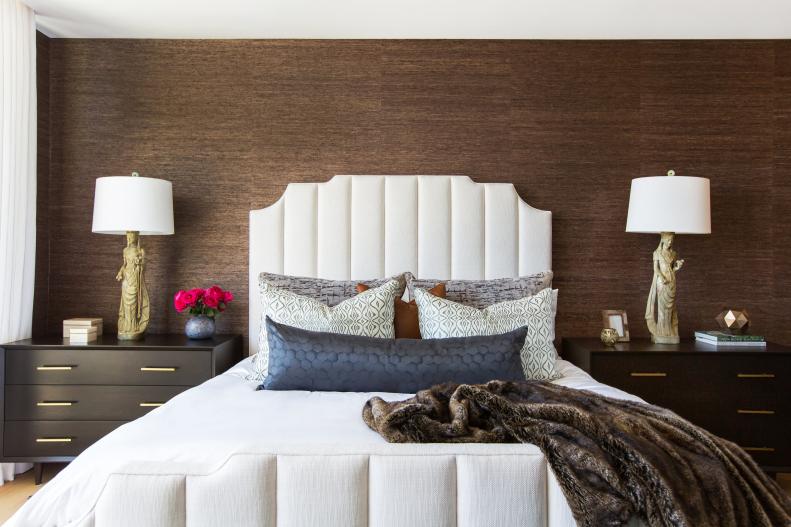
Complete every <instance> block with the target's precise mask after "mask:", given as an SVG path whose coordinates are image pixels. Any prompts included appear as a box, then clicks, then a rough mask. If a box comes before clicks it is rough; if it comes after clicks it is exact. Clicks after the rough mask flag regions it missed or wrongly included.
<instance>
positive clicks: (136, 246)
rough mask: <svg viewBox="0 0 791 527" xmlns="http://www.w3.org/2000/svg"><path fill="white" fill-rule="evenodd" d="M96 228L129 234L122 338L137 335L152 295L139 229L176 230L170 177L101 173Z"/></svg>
mask: <svg viewBox="0 0 791 527" xmlns="http://www.w3.org/2000/svg"><path fill="white" fill-rule="evenodd" d="M92 230H93V232H96V233H100V234H125V235H126V247H125V248H124V251H123V263H122V264H121V269H120V270H119V271H118V274H117V275H116V277H115V279H116V280H118V281H119V282H121V306H120V308H119V310H118V339H119V340H138V339H141V338H143V335H144V333H145V331H146V327H148V321H149V301H148V291H147V290H146V283H145V278H144V271H145V263H146V254H145V251H144V250H143V248H142V247H141V246H140V235H151V234H173V186H172V185H171V183H170V181H165V180H164V179H154V178H147V177H139V174H138V173H137V172H132V175H131V176H113V177H100V178H98V179H97V180H96V194H95V197H94V200H93V229H92Z"/></svg>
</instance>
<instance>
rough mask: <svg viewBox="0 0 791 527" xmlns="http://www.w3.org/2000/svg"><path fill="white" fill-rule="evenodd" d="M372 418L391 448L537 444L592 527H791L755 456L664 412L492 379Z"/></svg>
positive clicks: (789, 504)
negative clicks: (639, 522)
mask: <svg viewBox="0 0 791 527" xmlns="http://www.w3.org/2000/svg"><path fill="white" fill-rule="evenodd" d="M363 419H364V420H365V422H366V424H367V425H368V426H369V427H370V428H371V429H373V430H375V431H376V432H378V433H379V434H381V435H382V437H384V438H385V439H386V440H387V441H389V442H391V443H510V442H520V443H533V444H535V445H537V446H538V447H539V448H540V449H541V450H542V452H543V453H544V455H545V456H546V458H547V460H548V462H549V465H550V466H551V467H552V470H553V472H554V473H555V476H556V477H557V479H558V482H559V483H560V486H561V488H562V489H563V493H564V494H565V496H566V499H567V500H568V502H569V505H570V506H571V510H572V512H573V513H574V518H575V519H576V520H577V523H578V524H580V525H581V526H585V527H588V526H590V527H599V526H604V525H607V526H615V525H624V524H626V523H627V521H628V520H629V518H631V517H632V516H633V515H635V514H636V515H638V516H639V517H641V518H642V519H643V520H644V521H646V522H647V523H648V525H650V526H669V525H672V526H688V527H704V526H717V527H720V526H723V527H725V526H733V527H748V526H749V527H759V526H766V527H769V526H773V527H777V526H791V498H789V496H788V495H786V494H785V493H784V492H783V490H782V489H781V488H780V486H779V485H778V484H777V483H776V482H774V481H772V480H771V479H770V478H769V477H768V476H766V474H764V473H763V472H762V471H761V470H760V469H759V468H758V466H757V465H756V464H755V462H754V461H753V460H752V458H751V457H750V456H749V455H748V454H746V453H745V452H744V451H743V450H742V449H740V448H739V447H738V446H736V445H735V444H733V443H731V442H729V441H726V440H724V439H721V438H719V437H717V436H714V435H712V434H710V433H708V432H706V431H705V430H703V429H701V428H699V427H697V426H695V425H693V424H691V423H689V422H688V421H685V420H684V419H682V418H680V417H679V416H677V415H676V414H674V413H673V412H671V411H670V410H665V409H663V408H659V407H656V406H651V405H648V404H643V403H636V402H632V401H622V400H618V399H612V398H609V397H603V396H601V395H597V394H595V393H592V392H588V391H584V390H575V389H572V388H566V387H563V386H558V385H555V384H551V383H548V382H539V381H522V382H504V381H491V382H489V383H487V384H479V385H466V384H462V385H457V384H452V383H449V384H443V385H439V386H434V387H433V388H430V389H428V390H424V391H421V392H419V393H418V394H417V395H416V396H415V397H412V398H411V399H407V400H406V401H401V402H392V403H389V402H386V401H383V400H382V399H381V398H379V397H374V398H372V399H371V400H369V401H368V402H367V403H366V404H365V408H363Z"/></svg>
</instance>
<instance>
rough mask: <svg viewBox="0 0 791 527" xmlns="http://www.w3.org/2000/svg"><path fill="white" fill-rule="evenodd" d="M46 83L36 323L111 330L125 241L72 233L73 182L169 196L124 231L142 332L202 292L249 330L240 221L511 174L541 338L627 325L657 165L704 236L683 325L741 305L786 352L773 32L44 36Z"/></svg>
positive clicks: (788, 240) (179, 319)
mask: <svg viewBox="0 0 791 527" xmlns="http://www.w3.org/2000/svg"><path fill="white" fill-rule="evenodd" d="M49 70H50V78H49V82H50V84H51V89H50V97H51V101H50V107H51V119H52V120H51V131H52V134H51V142H52V144H51V155H52V157H51V165H50V173H49V195H50V197H51V199H50V203H49V207H48V215H47V217H48V219H49V240H50V243H49V246H50V250H49V268H50V273H49V277H48V278H49V286H48V290H49V298H48V304H47V307H46V309H44V310H45V311H46V316H47V321H46V322H45V323H42V322H41V321H40V320H38V321H37V322H38V325H39V326H41V325H45V326H46V327H48V329H49V331H57V330H58V327H59V325H60V323H61V320H62V319H63V318H64V317H69V316H77V315H92V314H95V315H100V316H102V317H104V319H105V321H106V322H107V326H108V329H109V330H110V331H112V330H113V328H112V326H114V324H115V318H116V312H117V302H118V298H119V286H118V284H117V283H116V282H115V281H114V280H113V277H114V275H115V273H116V271H117V269H118V266H119V265H120V254H121V249H122V246H123V243H124V242H123V239H122V238H121V237H114V236H102V235H96V234H91V232H90V230H91V213H92V199H93V185H94V180H95V178H97V177H99V176H104V175H121V174H128V173H130V172H131V171H132V170H138V171H139V172H140V173H141V174H142V175H146V176H151V177H160V178H166V179H169V180H171V181H173V187H174V192H175V205H176V210H175V214H176V235H175V236H170V237H149V238H145V239H144V243H145V245H146V247H147V248H148V250H149V255H150V261H149V267H148V283H149V290H150V292H151V294H152V312H153V318H152V324H151V331H153V332H166V331H180V330H181V328H182V325H183V322H184V318H183V316H180V315H178V314H176V313H175V312H174V311H173V309H172V307H171V303H170V299H171V297H172V294H173V293H174V292H175V291H176V290H177V289H179V288H182V287H193V286H202V285H208V284H211V283H218V284H221V285H222V286H223V287H227V288H230V289H231V290H232V291H234V292H235V293H236V295H237V299H238V300H237V301H236V302H235V303H234V304H233V306H232V307H231V309H230V311H229V312H228V313H227V314H226V315H225V316H224V317H223V318H222V319H221V321H220V322H219V329H220V330H221V331H236V332H244V331H246V327H247V214H248V211H249V210H250V209H253V208H261V207H263V206H266V205H269V204H270V203H272V202H273V201H274V200H275V199H277V198H278V197H279V196H280V194H281V193H282V192H283V190H284V188H285V186H286V184H287V183H288V182H290V181H325V180H327V179H329V178H330V177H331V176H332V175H334V174H341V173H343V174H466V175H469V176H471V177H472V178H473V179H475V180H477V181H505V182H513V183H514V184H515V185H516V188H517V191H518V192H519V193H520V194H521V195H522V196H523V197H524V198H525V199H526V200H527V201H528V202H529V203H530V204H532V205H533V206H536V207H539V208H542V209H548V210H551V211H552V212H553V214H554V270H555V273H556V277H557V278H556V281H555V284H556V285H557V286H558V287H559V288H560V290H561V305H560V312H559V315H558V316H559V320H558V328H559V334H560V335H563V336H571V335H594V334H598V331H599V329H600V326H601V319H600V310H601V309H605V308H625V309H626V310H627V311H628V314H629V316H630V321H631V329H632V334H633V335H637V336H641V335H646V329H645V325H644V323H643V321H642V315H643V310H644V302H645V298H646V294H647V290H648V286H649V282H650V278H651V263H650V255H651V251H652V250H653V249H654V247H655V246H656V244H657V241H658V237H656V236H652V235H641V234H627V233H625V232H624V225H625V220H626V211H627V202H628V196H629V182H630V180H631V179H632V178H634V177H637V176H648V175H661V174H664V172H665V171H666V170H667V169H668V168H675V169H676V170H677V171H678V172H679V173H681V174H687V175H695V176H705V177H709V178H711V182H712V187H711V190H712V207H713V217H712V222H713V229H714V233H713V234H712V235H710V236H681V237H679V238H678V240H677V245H678V248H679V251H680V253H681V255H682V257H684V258H685V259H686V265H685V267H684V269H683V272H681V273H680V275H679V280H680V284H679V289H680V292H679V294H680V299H681V300H680V311H681V331H682V333H683V334H685V335H689V334H690V333H691V332H692V331H693V330H694V329H696V328H708V327H711V326H712V325H713V317H714V316H715V315H716V314H717V312H718V311H719V310H720V308H721V307H723V306H725V305H731V306H746V307H747V308H748V309H749V310H750V312H751V314H752V316H753V319H754V326H755V330H756V331H758V332H762V333H766V334H767V335H768V336H769V337H770V338H773V339H775V340H779V341H781V342H785V343H787V344H791V325H789V324H788V323H787V319H788V317H789V315H791V293H789V286H790V285H791V271H789V266H788V263H787V262H788V258H789V256H791V235H790V234H789V227H791V220H789V217H791V102H789V101H791V42H789V41H758V42H752V41H683V42H679V41H663V42H648V41H625V42H624V41H620V42H607V41H591V42H574V41H221V40H214V41H179V40H166V41H151V40H148V41H147V40H137V41H130V40H106V41H103V40H53V41H51V43H50V57H49ZM42 104H45V103H44V101H43V100H42ZM39 280H40V281H46V280H47V275H46V274H45V273H44V272H43V270H42V273H40V275H39ZM40 300H42V301H46V299H40ZM41 312H42V309H37V313H38V314H39V316H42V315H41Z"/></svg>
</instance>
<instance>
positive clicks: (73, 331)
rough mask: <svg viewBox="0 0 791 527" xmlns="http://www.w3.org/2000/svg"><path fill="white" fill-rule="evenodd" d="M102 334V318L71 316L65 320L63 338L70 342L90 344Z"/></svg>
mask: <svg viewBox="0 0 791 527" xmlns="http://www.w3.org/2000/svg"><path fill="white" fill-rule="evenodd" d="M101 334H102V319H101V318H69V319H66V320H64V321H63V338H67V339H69V343H70V344H88V343H89V342H93V341H94V340H96V339H97V338H98V337H99V335H101Z"/></svg>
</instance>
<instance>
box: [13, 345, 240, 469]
mask: <svg viewBox="0 0 791 527" xmlns="http://www.w3.org/2000/svg"><path fill="white" fill-rule="evenodd" d="M242 349H243V345H242V336H241V335H231V336H227V335H217V336H215V337H213V338H211V339H206V340H190V339H188V338H187V337H185V336H183V335H146V337H145V338H144V339H143V340H139V341H119V340H118V339H117V338H116V337H115V335H103V336H102V337H99V340H97V341H95V342H91V343H90V344H85V345H72V344H69V340H68V339H62V338H60V337H48V338H35V339H27V340H19V341H16V342H11V343H9V344H4V345H2V346H0V383H2V385H3V394H4V404H3V405H0V438H2V439H1V440H2V450H0V461H15V462H32V463H36V483H39V482H40V478H41V470H42V469H41V463H43V462H57V461H70V460H72V459H74V457H75V456H77V454H79V453H80V452H82V451H83V450H85V449H86V448H87V447H88V446H90V445H91V444H92V443H93V442H95V441H96V440H97V439H99V438H100V437H102V436H104V435H106V434H107V433H109V432H110V431H112V430H113V429H115V428H117V427H118V426H120V425H122V424H124V423H126V422H129V421H132V420H133V419H136V418H138V417H140V416H142V415H143V414H145V413H147V412H149V411H151V410H152V409H153V408H155V407H157V406H161V405H162V404H163V403H165V402H166V401H167V400H168V399H170V398H171V397H173V396H175V395H177V394H179V393H181V392H183V391H185V390H187V389H189V388H191V387H193V386H197V385H198V384H201V383H202V382H204V381H206V380H208V379H210V378H212V377H213V376H215V375H218V374H220V373H222V372H224V371H225V370H227V369H228V368H230V367H231V366H233V365H234V364H235V363H237V362H239V361H240V360H241V359H242Z"/></svg>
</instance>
